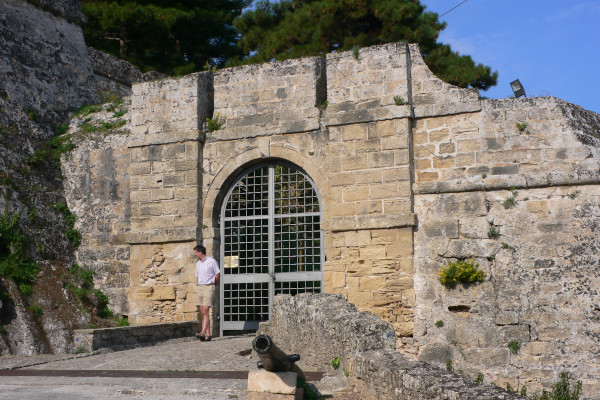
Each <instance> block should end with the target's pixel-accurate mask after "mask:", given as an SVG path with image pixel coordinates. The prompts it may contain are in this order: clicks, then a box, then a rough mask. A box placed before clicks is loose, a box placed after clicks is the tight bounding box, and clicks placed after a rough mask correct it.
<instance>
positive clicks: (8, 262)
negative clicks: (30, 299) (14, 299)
mask: <svg viewBox="0 0 600 400" xmlns="http://www.w3.org/2000/svg"><path fill="white" fill-rule="evenodd" d="M19 216H20V214H14V215H10V213H9V212H8V206H7V207H6V209H5V211H4V213H3V214H2V215H0V276H3V277H4V278H6V279H10V280H12V281H13V282H15V283H16V284H17V286H18V287H19V290H20V291H21V293H22V294H24V295H26V296H27V295H30V294H31V293H32V292H33V289H32V286H31V285H32V284H33V283H34V282H35V279H36V277H37V274H38V272H39V271H40V267H39V265H38V264H37V262H35V261H33V260H31V259H29V258H28V257H27V255H26V250H27V244H28V243H27V239H26V237H25V234H24V233H23V232H22V231H21V229H20V228H19V226H18V219H19Z"/></svg>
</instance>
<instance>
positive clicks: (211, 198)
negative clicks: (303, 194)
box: [201, 145, 331, 250]
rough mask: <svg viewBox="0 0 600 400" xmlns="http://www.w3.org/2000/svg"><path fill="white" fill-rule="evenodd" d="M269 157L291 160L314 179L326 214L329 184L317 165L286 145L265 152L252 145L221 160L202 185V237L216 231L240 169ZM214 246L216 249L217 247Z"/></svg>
mask: <svg viewBox="0 0 600 400" xmlns="http://www.w3.org/2000/svg"><path fill="white" fill-rule="evenodd" d="M269 160H282V161H286V162H290V163H292V164H294V165H297V166H298V167H300V168H301V169H302V170H304V171H305V172H306V173H307V174H308V175H309V176H310V178H311V179H312V180H313V182H314V184H315V188H316V190H317V192H318V193H319V196H320V198H321V202H322V206H323V215H324V216H325V215H326V214H327V212H326V211H327V210H325V204H327V201H326V199H327V198H329V196H330V195H331V185H330V183H329V179H328V177H327V176H325V174H323V172H322V171H321V169H320V168H319V167H318V165H316V164H315V163H314V162H313V161H312V160H310V159H309V158H307V157H306V156H304V155H303V154H301V153H300V152H298V151H296V150H295V149H292V148H289V147H285V146H278V145H271V146H270V147H269V152H268V154H265V153H264V152H263V151H261V149H258V148H254V149H251V150H248V151H245V152H243V153H240V154H238V155H236V156H233V157H231V158H229V159H228V160H226V161H225V162H223V164H222V166H221V168H220V169H219V171H218V172H217V173H216V175H215V176H214V178H212V180H211V182H210V183H209V184H208V185H206V186H205V190H204V193H203V196H202V197H203V199H202V217H201V219H202V221H201V223H202V224H203V226H206V227H208V228H204V229H203V235H202V236H203V240H205V241H209V242H213V241H214V239H215V238H216V236H217V235H218V232H217V226H218V218H219V215H220V210H221V206H222V203H223V200H224V198H225V196H226V195H227V191H228V190H229V187H230V186H231V184H232V183H233V181H234V180H235V179H236V178H238V177H239V175H240V174H241V173H242V172H243V171H245V170H247V169H248V168H250V167H252V166H253V165H256V164H260V163H263V162H267V161H269ZM207 247H208V246H207ZM214 249H215V250H216V248H214Z"/></svg>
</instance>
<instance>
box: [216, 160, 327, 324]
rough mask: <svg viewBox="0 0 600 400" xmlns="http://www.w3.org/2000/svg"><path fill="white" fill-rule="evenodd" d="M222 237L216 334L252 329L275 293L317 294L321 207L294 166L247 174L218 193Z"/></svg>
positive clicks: (265, 317)
mask: <svg viewBox="0 0 600 400" xmlns="http://www.w3.org/2000/svg"><path fill="white" fill-rule="evenodd" d="M221 238H222V240H221V260H222V263H223V268H222V271H221V277H222V278H221V302H220V304H221V313H220V315H221V331H224V330H236V331H239V330H255V329H258V323H259V322H261V321H267V320H268V319H269V318H270V310H271V304H272V300H273V297H274V296H275V295H277V294H280V293H287V294H291V295H295V294H298V293H303V292H315V293H317V292H321V291H322V288H323V273H322V271H323V268H322V263H323V259H322V254H323V245H322V243H323V240H322V235H321V208H320V205H319V198H318V195H317V192H316V190H315V188H314V185H313V183H312V181H311V180H310V178H309V177H308V176H307V175H306V174H305V173H304V172H302V171H300V170H299V169H297V168H295V167H293V166H291V165H288V164H281V163H278V164H265V165H261V166H259V167H255V168H253V169H251V170H250V171H248V172H246V174H245V175H244V176H242V177H241V178H240V179H239V180H238V181H237V182H236V183H235V184H234V185H233V187H232V188H231V190H230V191H229V193H228V195H227V196H226V197H225V203H224V206H223V208H222V212H221Z"/></svg>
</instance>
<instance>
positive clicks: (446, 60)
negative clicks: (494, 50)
mask: <svg viewBox="0 0 600 400" xmlns="http://www.w3.org/2000/svg"><path fill="white" fill-rule="evenodd" d="M234 26H235V28H236V29H237V30H238V32H239V33H240V34H241V38H240V40H239V43H238V44H239V46H240V48H241V50H242V52H243V55H242V57H239V58H236V59H233V60H232V61H231V63H232V64H249V63H260V62H265V61H271V60H284V59H289V58H297V57H305V56H313V55H324V54H326V53H328V52H332V51H344V50H350V49H353V48H357V47H366V46H372V45H376V44H383V43H390V42H397V41H406V42H409V43H418V44H419V45H420V48H421V52H422V54H423V57H424V59H425V62H426V63H427V65H428V66H429V68H430V69H431V70H432V71H433V72H434V73H435V74H436V75H437V76H438V77H440V78H441V79H443V80H444V81H446V82H448V83H451V84H453V85H456V86H460V87H472V88H477V89H482V90H486V89H488V88H490V87H491V86H494V85H496V83H497V78H498V73H497V72H492V70H491V68H490V67H488V66H485V65H482V64H476V63H475V62H474V61H473V60H472V59H471V57H470V56H468V55H460V54H458V53H456V52H453V51H452V49H451V48H450V46H449V45H447V44H442V43H438V42H437V39H438V35H439V33H440V31H441V30H443V29H444V28H445V26H446V24H445V23H443V22H440V21H439V20H438V15H437V14H436V13H432V12H426V11H425V6H423V5H422V4H421V3H420V1H419V0H393V1H392V0H280V1H279V2H278V3H271V2H270V1H268V0H260V1H258V2H257V3H256V7H255V8H254V9H252V10H247V11H246V12H244V13H243V14H242V15H241V16H240V17H238V18H237V19H236V20H235V21H234Z"/></svg>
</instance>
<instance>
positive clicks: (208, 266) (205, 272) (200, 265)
mask: <svg viewBox="0 0 600 400" xmlns="http://www.w3.org/2000/svg"><path fill="white" fill-rule="evenodd" d="M220 273H221V270H220V269H219V263H217V260H215V259H214V258H212V257H209V256H206V258H204V261H200V260H198V262H196V277H197V278H198V285H214V284H215V277H216V276H217V274H220Z"/></svg>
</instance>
